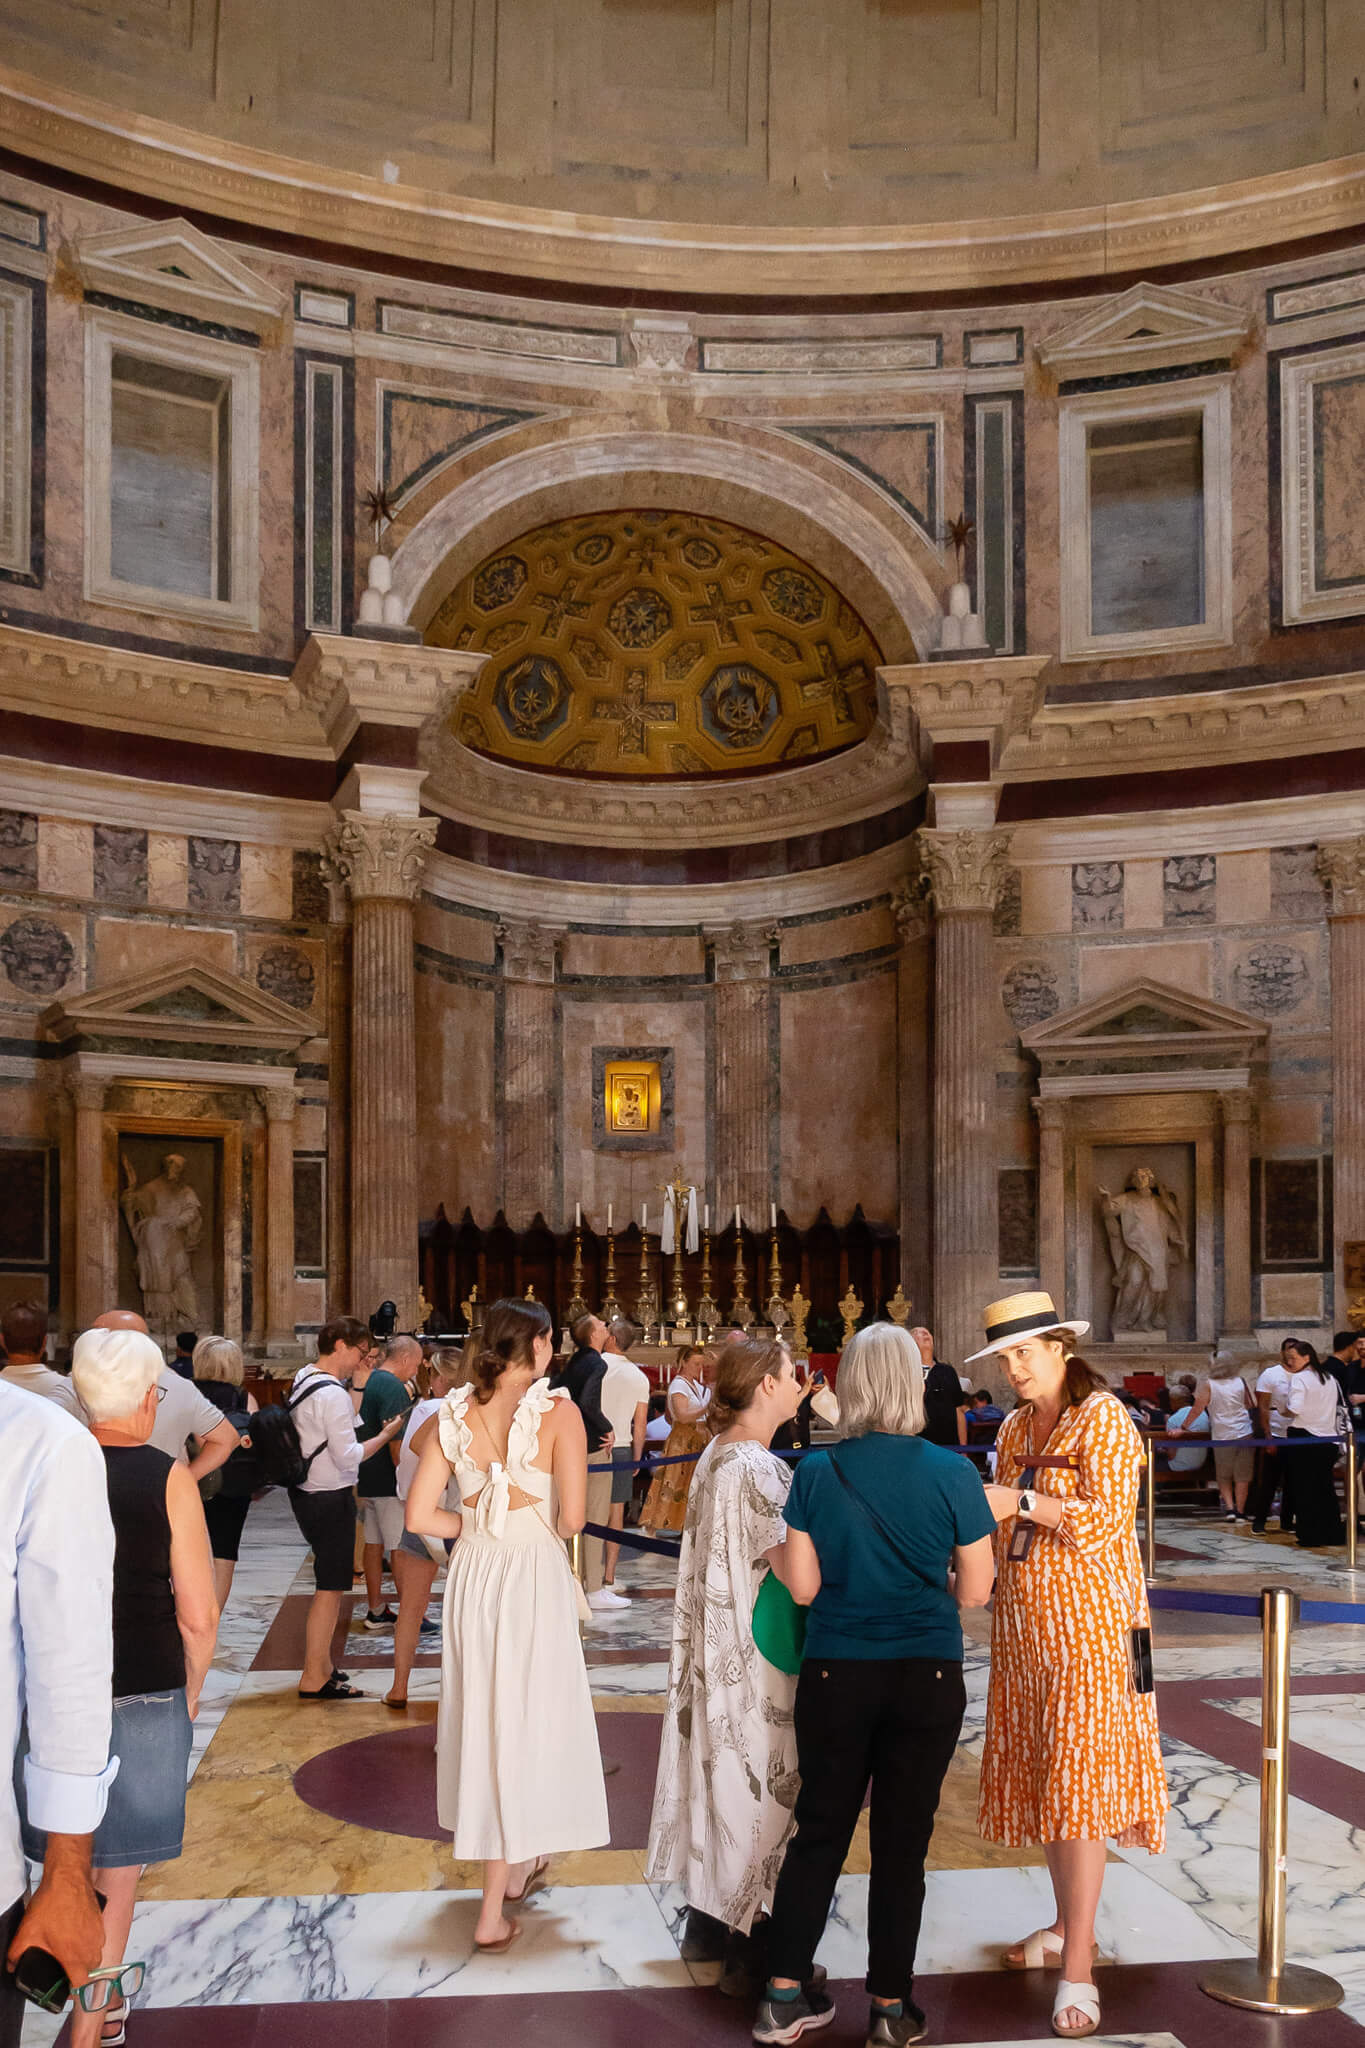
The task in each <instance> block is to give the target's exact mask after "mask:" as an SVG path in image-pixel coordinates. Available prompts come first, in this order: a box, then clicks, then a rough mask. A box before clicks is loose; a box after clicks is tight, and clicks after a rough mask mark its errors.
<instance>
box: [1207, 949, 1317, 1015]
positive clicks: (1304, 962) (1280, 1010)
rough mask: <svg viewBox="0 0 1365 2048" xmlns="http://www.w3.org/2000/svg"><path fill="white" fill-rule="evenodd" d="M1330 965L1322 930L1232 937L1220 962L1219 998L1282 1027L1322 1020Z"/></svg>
mask: <svg viewBox="0 0 1365 2048" xmlns="http://www.w3.org/2000/svg"><path fill="white" fill-rule="evenodd" d="M1326 981H1327V968H1326V960H1325V957H1324V953H1323V946H1322V940H1321V935H1320V933H1318V932H1316V931H1290V932H1283V933H1281V932H1268V933H1262V934H1258V935H1257V936H1256V937H1254V938H1250V939H1242V940H1233V941H1231V942H1229V944H1228V945H1227V946H1226V947H1225V948H1224V949H1223V952H1222V955H1221V958H1220V962H1219V982H1220V987H1219V990H1218V993H1219V996H1220V1000H1222V1001H1224V1002H1228V1003H1231V1004H1233V1005H1234V1007H1235V1008H1237V1009H1239V1010H1249V1011H1250V1012H1251V1014H1252V1016H1253V1017H1263V1018H1264V1019H1265V1020H1266V1022H1267V1023H1268V1024H1270V1025H1272V1026H1274V1027H1275V1028H1276V1029H1279V1030H1285V1029H1288V1030H1296V1031H1297V1030H1302V1029H1305V1028H1308V1029H1312V1028H1314V1027H1315V1026H1317V1025H1318V1024H1320V1023H1321V1022H1322V1019H1323V1017H1324V1015H1325V1005H1326V998H1327V987H1326Z"/></svg>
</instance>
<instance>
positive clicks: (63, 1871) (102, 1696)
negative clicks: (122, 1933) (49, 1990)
mask: <svg viewBox="0 0 1365 2048" xmlns="http://www.w3.org/2000/svg"><path fill="white" fill-rule="evenodd" d="M102 1462H103V1461H102V1458H101V1455H100V1451H99V1449H98V1447H97V1445H96V1443H95V1440H94V1438H93V1437H92V1436H91V1435H90V1434H89V1432H88V1431H87V1430H86V1429H85V1428H84V1426H83V1425H82V1424H81V1423H79V1422H77V1421H76V1420H75V1419H74V1417H72V1416H70V1415H66V1414H64V1413H63V1412H62V1410H61V1409H59V1408H58V1407H57V1405H56V1403H55V1402H52V1401H44V1400H40V1399H39V1398H38V1396H37V1395H35V1394H28V1393H23V1392H21V1391H20V1390H19V1389H18V1388H16V1387H11V1386H7V1385H3V1384H0V1957H3V1964H2V1965H0V2048H18V2042H19V2033H20V2028H21V2025H22V2022H23V2012H24V1994H23V1993H22V1992H21V1990H20V1988H19V1983H18V1980H17V1979H16V1977H15V1976H14V1974H13V1972H14V1970H15V1968H16V1966H17V1965H19V1964H20V1963H21V1961H22V1960H23V1959H24V1957H25V1955H26V1954H27V1953H28V1952H29V1951H37V1952H39V1954H40V1959H41V1961H42V1962H43V1964H44V1965H45V1967H46V1969H47V1974H48V1977H49V1979H50V1978H51V1976H52V1965H51V1964H47V1963H46V1958H47V1957H51V1958H53V1959H54V1961H55V1964H56V1965H57V1966H59V1969H60V1972H62V1973H64V1974H65V1977H66V1978H68V1979H69V1980H70V1981H71V1982H72V1983H73V1984H77V1985H80V1984H84V1983H85V1982H86V1980H87V1978H88V1977H89V1975H90V1972H91V1971H92V1970H93V1969H94V1968H95V1967H96V1965H97V1964H98V1963H99V1959H100V1955H101V1952H102V1950H103V1945H104V1923H103V1921H102V1919H101V1917H100V1908H99V1902H98V1900H97V1899H96V1896H95V1892H94V1888H93V1886H92V1884H91V1881H90V1843H91V1838H92V1836H93V1834H94V1831H95V1829H96V1828H97V1827H98V1825H99V1823H100V1820H101V1819H102V1817H103V1814H104V1807H105V1802H106V1799H107V1797H108V1790H109V1786H110V1785H111V1783H112V1782H113V1779H114V1777H115V1775H116V1774H117V1771H118V1764H117V1761H114V1762H112V1763H111V1762H110V1759H109V1725H110V1714H111V1701H112V1697H113V1686H112V1668H113V1631H112V1625H111V1613H112V1603H113V1570H114V1531H113V1525H112V1523H111V1520H110V1516H109V1503H108V1493H107V1488H106V1486H105V1481H104V1474H103V1471H102V1469H101V1468H102ZM25 1716H27V1718H28V1724H29V1753H28V1756H27V1758H26V1760H25V1764H24V1782H25V1790H26V1794H27V1803H28V1811H29V1815H30V1817H31V1819H32V1820H33V1822H34V1824H35V1826H38V1827H42V1828H45V1829H46V1830H47V1831H48V1836H47V1857H46V1861H45V1862H44V1865H43V1875H42V1880H41V1882H40V1883H39V1885H38V1888H37V1890H36V1891H35V1892H34V1894H33V1896H32V1898H31V1899H29V1900H28V1902H27V1904H25V1901H24V1858H23V1851H22V1848H21V1845H20V1835H19V1816H18V1811H17V1807H16V1802H15V1796H14V1780H13V1773H12V1765H13V1759H14V1754H15V1751H16V1749H17V1748H18V1745H19V1732H20V1728H21V1726H22V1724H23V1721H24V1718H25ZM37 1968H38V1964H37V1961H34V1962H31V1963H30V1965H29V1966H28V1968H27V1969H26V1971H25V1977H26V1979H27V1978H28V1977H29V1976H30V1975H31V1974H32V1973H33V1972H34V1971H35V1970H37ZM38 1974H41V1971H39V1972H38ZM35 1981H36V1980H35Z"/></svg>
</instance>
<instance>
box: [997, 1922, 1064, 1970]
mask: <svg viewBox="0 0 1365 2048" xmlns="http://www.w3.org/2000/svg"><path fill="white" fill-rule="evenodd" d="M1061 1954H1062V1937H1061V1935H1060V1934H1058V1933H1057V1931H1056V1929H1055V1928H1052V1927H1040V1928H1039V1929H1038V1931H1037V1933H1036V1934H1029V1935H1025V1937H1024V1939H1023V1940H1022V1941H1014V1942H1011V1943H1010V1946H1009V1947H1008V1948H1007V1949H1006V1950H1005V1951H1004V1954H1003V1955H1002V1956H1001V1958H1000V1961H1001V1965H1002V1967H1003V1968H1004V1969H1006V1970H1046V1969H1048V1968H1051V1969H1054V1970H1060V1968H1061V1966H1062V1965H1061ZM1013 1955H1018V1956H1020V1957H1021V1958H1022V1960H1021V1961H1020V1962H1017V1963H1012V1962H1011V1961H1010V1957H1011V1956H1013ZM1049 1956H1050V1957H1051V1958H1052V1962H1051V1963H1050V1964H1049V1962H1048V1958H1049Z"/></svg>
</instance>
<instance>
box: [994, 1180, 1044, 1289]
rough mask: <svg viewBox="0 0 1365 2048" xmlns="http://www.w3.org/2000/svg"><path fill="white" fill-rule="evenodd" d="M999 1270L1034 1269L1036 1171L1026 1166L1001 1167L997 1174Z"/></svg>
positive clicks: (1036, 1233)
mask: <svg viewBox="0 0 1365 2048" xmlns="http://www.w3.org/2000/svg"><path fill="white" fill-rule="evenodd" d="M999 1187H1000V1192H999V1203H1000V1271H1001V1272H1002V1273H1014V1274H1028V1273H1036V1272H1037V1270H1038V1174H1037V1170H1036V1169H1035V1168H1034V1167H1030V1166H1006V1167H1002V1168H1001V1170H1000V1175H999Z"/></svg>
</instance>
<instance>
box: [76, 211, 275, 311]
mask: <svg viewBox="0 0 1365 2048" xmlns="http://www.w3.org/2000/svg"><path fill="white" fill-rule="evenodd" d="M72 256H73V260H74V262H75V266H76V270H77V272H78V274H79V276H80V279H81V282H82V283H83V284H84V285H85V287H86V289H87V290H88V291H100V292H107V293H109V294H110V295H111V296H113V297H115V298H120V299H131V300H133V301H134V302H135V303H137V304H139V305H147V306H157V307H160V308H162V309H163V310H166V311H169V312H174V313H188V314H191V315H192V316H193V317H194V318H196V319H199V320H210V321H213V322H215V323H217V324H219V325H222V326H228V327H244V328H248V329H250V331H251V332H252V333H260V332H261V330H262V329H263V328H264V327H268V326H269V327H273V326H274V325H276V324H277V323H278V322H279V321H280V319H281V318H282V317H283V314H284V310H285V306H286V303H287V302H286V298H285V294H284V293H283V292H282V291H280V290H278V289H277V287H276V286H275V285H273V284H270V283H268V282H267V280H266V279H265V278H263V277H261V276H259V275H258V274H257V273H256V271H254V270H249V269H248V268H247V266H246V264H245V263H242V262H240V261H239V259H238V258H237V257H236V256H233V255H231V254H230V253H229V252H228V251H227V250H226V249H224V248H222V247H221V246H220V245H219V244H218V243H217V242H214V241H211V240H210V239H209V237H208V236H207V235H206V234H203V233H202V232H201V231H200V230H199V229H198V228H196V227H194V226H192V225H191V223H190V222H189V221H187V220H164V221H142V222H139V223H138V224H137V225H136V226H134V227H127V228H107V229H105V230H104V232H103V233H101V234H97V235H82V236H81V237H80V239H79V240H78V241H77V242H75V243H74V244H73V248H72Z"/></svg>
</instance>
